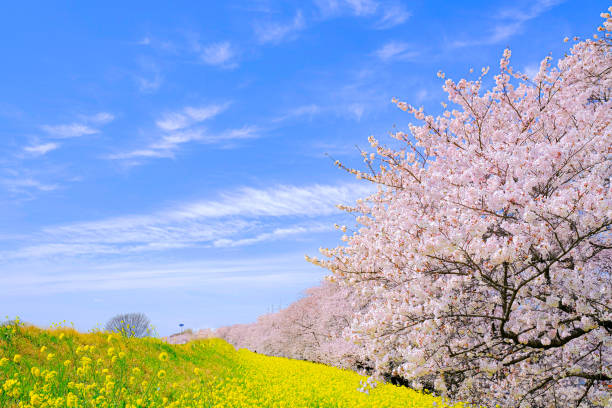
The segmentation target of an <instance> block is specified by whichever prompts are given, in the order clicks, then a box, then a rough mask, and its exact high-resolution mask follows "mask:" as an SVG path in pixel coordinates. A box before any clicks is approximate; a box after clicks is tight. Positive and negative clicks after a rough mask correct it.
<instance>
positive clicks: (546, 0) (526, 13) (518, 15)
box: [451, 0, 565, 47]
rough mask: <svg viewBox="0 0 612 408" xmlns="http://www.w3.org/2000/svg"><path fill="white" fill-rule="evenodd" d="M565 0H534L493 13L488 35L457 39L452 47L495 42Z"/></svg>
mask: <svg viewBox="0 0 612 408" xmlns="http://www.w3.org/2000/svg"><path fill="white" fill-rule="evenodd" d="M564 1H565V0H535V1H532V2H530V3H529V5H528V6H526V7H508V8H503V9H501V10H498V11H497V12H495V13H493V16H494V20H493V26H492V28H491V30H490V32H489V34H488V35H486V36H484V37H480V38H472V39H465V40H457V41H454V42H452V43H451V46H453V47H467V46H472V45H482V44H497V43H499V42H501V41H505V40H507V39H508V38H510V37H512V36H514V35H516V34H518V33H519V32H520V31H521V30H522V29H523V26H524V24H525V23H526V22H527V21H529V20H532V19H534V18H536V17H538V16H539V15H541V14H543V13H545V12H547V11H548V10H550V9H551V8H553V7H555V6H556V5H558V4H561V3H563V2H564Z"/></svg>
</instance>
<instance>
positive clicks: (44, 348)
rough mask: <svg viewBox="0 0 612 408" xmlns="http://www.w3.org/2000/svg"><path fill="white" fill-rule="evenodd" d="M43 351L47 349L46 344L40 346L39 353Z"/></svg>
mask: <svg viewBox="0 0 612 408" xmlns="http://www.w3.org/2000/svg"><path fill="white" fill-rule="evenodd" d="M45 351H47V346H42V347H41V348H40V354H43V353H44V352H45Z"/></svg>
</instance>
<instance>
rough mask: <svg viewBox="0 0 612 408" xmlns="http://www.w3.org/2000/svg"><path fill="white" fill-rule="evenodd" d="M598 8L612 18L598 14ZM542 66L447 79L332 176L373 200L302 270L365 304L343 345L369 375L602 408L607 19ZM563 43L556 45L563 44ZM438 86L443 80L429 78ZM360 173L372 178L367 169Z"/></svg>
mask: <svg viewBox="0 0 612 408" xmlns="http://www.w3.org/2000/svg"><path fill="white" fill-rule="evenodd" d="M610 11H612V8H611V9H610ZM602 17H603V18H604V20H605V21H604V23H603V26H602V27H599V28H598V31H599V33H598V34H599V37H598V36H597V35H596V36H594V39H586V40H582V41H579V40H578V39H575V44H574V45H573V47H572V48H571V50H569V51H568V54H567V55H566V56H565V57H563V58H561V59H560V60H559V61H558V63H557V64H556V66H553V64H552V59H551V57H547V58H545V59H544V60H543V61H542V63H541V65H540V69H539V72H538V73H537V74H536V75H535V76H534V77H528V76H527V75H524V74H521V73H520V72H517V71H515V70H514V69H513V68H512V67H511V66H510V62H509V61H510V51H509V50H505V51H504V53H503V58H502V59H501V61H500V70H499V73H498V74H497V75H496V76H495V77H494V83H493V85H492V87H491V89H489V90H483V87H484V85H483V83H484V82H485V80H486V78H485V75H486V74H487V71H488V69H483V72H482V75H480V76H479V77H477V78H475V79H473V80H466V79H461V80H460V81H458V82H454V81H452V80H450V79H447V80H446V81H445V83H444V90H445V91H446V92H447V93H448V99H449V101H450V106H448V107H447V106H446V105H445V104H443V105H444V107H445V109H446V110H445V111H444V113H443V114H442V115H441V116H438V117H433V116H429V115H426V114H425V113H424V112H423V109H422V108H421V109H417V108H415V107H413V106H411V105H409V104H407V103H404V102H399V101H395V102H396V104H397V106H398V107H399V108H401V109H402V110H404V111H406V112H408V113H410V114H412V115H413V116H414V118H415V119H416V120H417V121H418V123H417V124H413V125H410V126H409V130H410V132H409V133H403V132H397V133H395V134H394V138H395V139H397V140H398V141H399V143H401V144H402V147H401V148H400V149H391V148H387V147H384V146H382V145H381V144H379V142H378V141H377V140H375V139H374V138H371V139H370V143H371V146H372V148H373V149H374V151H375V153H372V154H364V160H365V162H366V163H367V165H368V168H369V169H370V171H359V170H355V169H349V168H346V167H344V166H343V165H342V164H340V163H337V164H338V165H339V166H340V167H343V168H344V169H345V170H348V171H350V172H352V173H353V174H355V175H356V176H357V177H358V178H362V179H366V180H369V181H371V182H374V183H377V184H378V185H379V186H380V187H379V189H378V192H377V193H375V194H374V195H372V196H370V197H368V198H367V199H364V200H360V201H358V202H357V204H356V205H355V207H350V208H349V207H344V208H345V209H346V210H347V211H350V212H354V213H357V214H358V215H359V216H358V218H357V220H358V223H359V224H360V227H359V229H358V230H357V231H355V232H354V233H352V234H351V235H350V236H346V235H345V237H344V238H343V239H344V241H346V244H345V245H343V246H339V247H337V248H335V249H326V250H322V253H323V255H325V257H326V258H325V259H323V260H319V259H316V258H310V260H311V261H312V262H314V263H315V264H319V265H321V266H323V267H325V268H328V269H329V270H330V271H331V272H332V275H331V277H330V279H332V280H335V281H337V282H338V283H339V284H341V285H343V286H345V287H346V288H350V289H351V290H352V291H354V293H355V294H356V295H358V296H359V297H361V299H362V300H363V301H364V303H365V304H368V305H369V307H368V308H367V309H366V310H364V311H362V312H358V313H357V315H356V320H355V322H354V323H353V324H352V325H351V328H350V333H351V336H352V339H353V341H354V342H356V343H357V344H360V345H362V346H363V348H362V350H363V353H364V357H366V356H367V357H368V358H371V359H372V360H373V361H374V362H375V365H376V371H377V373H378V374H379V375H382V374H384V373H392V374H393V375H397V376H400V377H402V378H404V379H405V380H406V381H408V382H410V384H411V385H412V386H413V387H417V388H419V387H426V388H430V389H433V390H435V392H437V393H440V394H443V395H447V396H449V397H451V398H453V399H461V400H465V401H469V402H472V403H475V404H484V405H487V406H495V405H496V404H499V406H502V407H570V406H576V407H595V406H598V407H603V406H608V407H609V406H610V405H608V404H611V403H612V399H611V392H610V389H609V384H610V381H612V364H611V363H612V299H611V293H612V283H611V272H612V230H611V225H612V200H611V188H612V187H611V185H610V178H611V175H612V99H611V98H612V54H611V49H610V45H611V34H610V31H611V30H612V19H611V18H610V14H609V13H604V14H602ZM566 41H567V39H566ZM439 76H440V77H442V78H444V74H443V73H439ZM375 169H376V170H375Z"/></svg>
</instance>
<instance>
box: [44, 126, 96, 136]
mask: <svg viewBox="0 0 612 408" xmlns="http://www.w3.org/2000/svg"><path fill="white" fill-rule="evenodd" d="M42 129H43V130H44V131H45V132H47V133H48V134H49V135H50V136H51V137H55V138H58V139H68V138H72V137H80V136H85V135H93V134H96V133H99V130H98V129H94V128H92V127H90V126H87V125H84V124H82V123H70V124H68V125H43V126H42Z"/></svg>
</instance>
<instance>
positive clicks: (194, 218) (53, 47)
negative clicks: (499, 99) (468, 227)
mask: <svg viewBox="0 0 612 408" xmlns="http://www.w3.org/2000/svg"><path fill="white" fill-rule="evenodd" d="M608 4H609V2H608V1H596V0H590V1H583V0H573V1H572V0H568V1H555V0H531V1H512V2H508V1H454V2H451V1H408V0H403V1H400V0H397V1H377V0H314V1H295V2H294V1H282V2H281V1H266V0H261V1H228V2H218V1H215V2H213V1H207V2H155V1H146V2H136V1H134V2H127V3H126V2H112V1H107V2H100V3H98V5H97V6H93V5H92V2H63V3H60V2H27V1H23V2H13V3H11V4H5V5H4V6H3V13H2V15H1V16H0V32H1V34H2V35H0V48H1V49H2V51H3V63H2V65H0V73H1V75H0V89H1V92H0V150H1V155H0V225H1V229H0V315H1V316H7V315H8V316H10V317H14V316H20V317H21V318H22V319H23V320H26V321H29V322H32V323H34V324H37V325H41V326H47V325H49V324H51V323H52V322H58V321H62V320H66V321H68V322H74V323H75V325H76V327H77V328H79V329H80V330H88V329H90V328H93V327H94V326H96V325H97V324H104V322H105V321H106V320H107V319H109V318H110V317H112V316H113V315H115V314H117V313H123V312H131V311H140V312H145V313H146V314H147V315H148V316H149V317H150V318H151V320H152V321H153V323H154V324H155V325H156V326H157V328H158V331H159V332H160V334H162V335H165V334H170V333H172V332H174V331H176V329H177V328H178V324H179V323H184V324H185V325H186V326H187V327H192V328H204V327H219V326H222V325H227V324H232V323H243V322H248V321H252V320H254V319H255V318H256V317H257V316H258V315H260V314H262V313H265V312H268V311H270V310H271V308H273V307H274V308H278V307H279V305H283V306H286V305H287V304H289V303H290V302H291V301H293V300H295V299H297V298H298V296H299V295H300V293H301V292H302V291H303V290H304V289H306V288H307V287H310V286H313V285H315V284H317V282H319V280H320V279H321V278H322V277H323V276H324V275H325V271H324V270H321V269H319V268H317V267H315V266H312V265H310V264H308V263H307V262H306V261H305V260H304V254H310V255H317V254H318V248H319V247H322V246H336V245H337V244H339V243H340V242H341V241H340V237H341V233H340V232H338V231H336V230H335V229H334V227H333V226H334V223H338V224H343V223H344V224H346V223H348V224H351V223H352V222H353V221H352V218H350V217H349V216H347V215H345V214H343V213H342V212H340V211H339V210H337V209H336V208H335V204H338V203H347V204H350V203H352V202H354V200H355V199H357V198H359V197H363V196H365V195H367V194H368V192H369V191H371V188H372V187H371V186H368V185H366V184H363V183H359V182H358V181H357V180H355V179H354V178H351V177H349V176H348V175H347V174H346V173H343V172H342V171H340V170H338V169H337V168H335V167H334V166H333V161H332V160H331V159H330V157H332V158H333V159H339V160H341V161H343V162H345V163H347V164H349V165H351V164H352V165H359V164H360V158H359V152H358V150H357V148H356V147H355V146H356V145H358V146H359V147H361V148H367V137H368V136H370V135H374V136H377V137H379V138H380V139H382V140H383V141H384V140H385V136H386V135H387V134H388V133H389V132H392V131H394V130H396V129H397V130H400V129H401V130H406V128H407V124H408V123H409V122H410V118H409V117H408V116H407V115H406V114H405V113H403V112H401V111H400V110H399V109H397V108H396V107H395V106H394V105H393V104H392V103H391V99H392V98H393V97H397V98H399V99H400V100H404V101H407V102H409V103H412V104H414V105H417V106H419V105H423V106H424V107H425V109H426V110H428V111H429V112H432V113H438V112H440V109H441V107H440V102H441V101H444V100H445V96H444V94H443V91H442V89H441V85H442V83H441V80H440V79H439V78H437V77H436V73H437V71H438V70H443V71H444V72H446V74H447V76H450V77H452V78H455V79H459V78H461V77H466V76H469V73H468V71H469V69H470V68H474V69H475V72H479V71H480V68H481V67H484V66H491V68H492V72H495V69H496V66H497V65H498V61H499V58H500V57H501V54H502V51H503V49H504V48H505V47H508V46H509V47H510V48H511V49H512V64H513V66H515V67H516V68H518V69H519V70H523V71H524V72H526V73H528V74H529V73H533V72H534V71H535V70H536V69H537V67H538V65H539V62H540V60H541V59H542V58H543V57H544V56H546V55H548V54H549V53H552V56H553V57H555V58H558V57H559V56H562V55H563V53H564V52H565V51H566V50H567V49H568V47H569V44H565V43H563V41H562V40H563V38H564V37H565V36H569V37H573V36H575V35H578V36H581V37H585V36H590V35H592V34H593V33H594V30H595V27H596V26H597V25H598V24H599V23H600V20H601V19H600V17H599V13H601V12H603V11H604V10H605V8H606V7H607V6H608ZM473 75H476V74H473Z"/></svg>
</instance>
